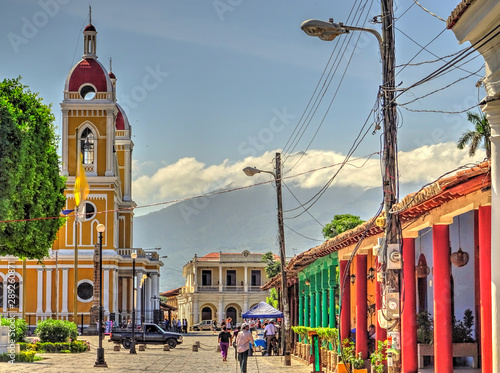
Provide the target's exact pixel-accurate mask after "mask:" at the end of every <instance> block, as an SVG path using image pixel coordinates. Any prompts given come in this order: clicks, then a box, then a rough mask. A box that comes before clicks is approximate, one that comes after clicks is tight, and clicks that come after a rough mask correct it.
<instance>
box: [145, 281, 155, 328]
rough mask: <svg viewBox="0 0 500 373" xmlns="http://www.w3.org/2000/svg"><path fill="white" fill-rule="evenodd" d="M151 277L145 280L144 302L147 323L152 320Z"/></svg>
mask: <svg viewBox="0 0 500 373" xmlns="http://www.w3.org/2000/svg"><path fill="white" fill-rule="evenodd" d="M151 297H152V295H151V277H148V278H146V297H145V300H146V307H145V309H146V318H147V320H148V321H151V320H152V319H153V318H152V312H151V310H152V307H151V305H152V303H151Z"/></svg>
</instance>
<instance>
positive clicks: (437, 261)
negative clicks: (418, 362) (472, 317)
mask: <svg viewBox="0 0 500 373" xmlns="http://www.w3.org/2000/svg"><path fill="white" fill-rule="evenodd" d="M432 242H433V250H432V257H433V261H434V268H433V275H434V285H433V286H434V370H435V371H436V372H439V373H451V372H453V345H452V342H451V340H452V339H451V328H452V319H451V283H450V276H451V263H450V238H449V227H448V225H434V226H433V227H432Z"/></svg>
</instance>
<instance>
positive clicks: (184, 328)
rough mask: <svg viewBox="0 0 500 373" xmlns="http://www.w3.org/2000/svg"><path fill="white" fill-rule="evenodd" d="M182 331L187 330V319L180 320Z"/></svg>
mask: <svg viewBox="0 0 500 373" xmlns="http://www.w3.org/2000/svg"><path fill="white" fill-rule="evenodd" d="M182 331H183V332H184V333H186V334H187V332H188V321H187V319H184V320H182Z"/></svg>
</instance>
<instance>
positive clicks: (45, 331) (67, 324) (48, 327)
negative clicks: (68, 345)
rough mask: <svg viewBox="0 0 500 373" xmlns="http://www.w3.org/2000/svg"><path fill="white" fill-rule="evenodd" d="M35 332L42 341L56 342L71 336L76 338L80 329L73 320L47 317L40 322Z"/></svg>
mask: <svg viewBox="0 0 500 373" xmlns="http://www.w3.org/2000/svg"><path fill="white" fill-rule="evenodd" d="M35 334H36V335H38V337H39V338H40V341H41V342H52V343H56V342H66V341H67V340H68V339H69V338H70V339H76V338H77V337H78V330H77V328H76V325H75V324H74V323H72V322H71V321H67V320H53V319H47V320H44V321H40V322H39V323H38V325H37V327H36V330H35Z"/></svg>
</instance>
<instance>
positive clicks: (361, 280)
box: [356, 255, 368, 359]
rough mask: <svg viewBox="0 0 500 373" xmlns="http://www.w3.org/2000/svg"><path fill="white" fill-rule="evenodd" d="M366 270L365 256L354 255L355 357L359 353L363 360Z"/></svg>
mask: <svg viewBox="0 0 500 373" xmlns="http://www.w3.org/2000/svg"><path fill="white" fill-rule="evenodd" d="M366 269H367V256H366V255H356V356H358V354H359V353H360V352H361V353H362V354H363V359H366V358H367V357H368V320H367V313H366V304H367V299H368V295H367V289H366V281H367V279H366Z"/></svg>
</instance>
